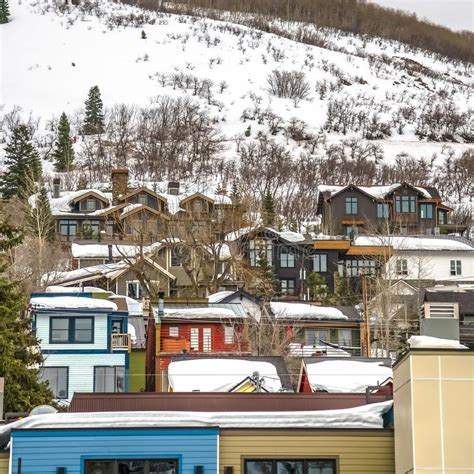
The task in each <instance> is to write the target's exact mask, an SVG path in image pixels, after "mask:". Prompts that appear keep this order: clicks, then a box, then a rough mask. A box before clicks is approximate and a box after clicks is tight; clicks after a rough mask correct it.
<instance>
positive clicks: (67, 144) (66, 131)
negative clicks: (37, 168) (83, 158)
mask: <svg viewBox="0 0 474 474" xmlns="http://www.w3.org/2000/svg"><path fill="white" fill-rule="evenodd" d="M52 156H53V158H54V166H55V168H56V171H60V172H61V171H70V170H71V168H72V162H73V161H74V150H73V148H72V142H71V126H70V125H69V120H68V118H67V115H66V114H65V113H64V112H63V113H62V114H61V117H60V119H59V126H58V139H57V141H56V144H55V148H54V151H53V154H52Z"/></svg>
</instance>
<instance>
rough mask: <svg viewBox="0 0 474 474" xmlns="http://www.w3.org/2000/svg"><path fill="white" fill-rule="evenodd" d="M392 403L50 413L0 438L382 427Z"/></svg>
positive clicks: (6, 429)
mask: <svg viewBox="0 0 474 474" xmlns="http://www.w3.org/2000/svg"><path fill="white" fill-rule="evenodd" d="M392 406H393V402H392V401H391V400H390V401H387V402H382V403H372V404H369V405H363V406H360V407H355V408H347V409H343V410H319V411H297V412H294V411H286V412H215V413H214V412H185V411H180V412H170V411H160V412H153V411H147V412H118V413H117V412H102V413H100V412H95V413H51V414H45V415H35V416H29V417H26V418H22V419H21V420H18V421H15V422H13V423H9V424H7V425H4V426H0V439H4V440H8V438H9V435H10V433H11V430H13V429H15V430H26V429H29V430H35V429H38V430H39V429H43V430H44V429H65V428H69V429H87V428H88V429H95V428H109V429H113V428H159V427H161V428H165V427H166V428H175V427H200V428H206V427H218V428H269V429H271V428H332V429H361V428H362V429H364V428H365V429H374V428H375V429H376V428H380V429H381V428H383V415H384V414H385V413H386V412H387V411H389V410H390V409H391V408H392Z"/></svg>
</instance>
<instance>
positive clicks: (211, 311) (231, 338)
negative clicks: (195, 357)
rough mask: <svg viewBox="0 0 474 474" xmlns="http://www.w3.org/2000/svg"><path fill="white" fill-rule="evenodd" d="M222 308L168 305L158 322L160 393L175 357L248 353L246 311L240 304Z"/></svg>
mask: <svg viewBox="0 0 474 474" xmlns="http://www.w3.org/2000/svg"><path fill="white" fill-rule="evenodd" d="M222 306H224V305H220V306H216V305H211V304H208V305H205V306H204V305H194V306H187V305H186V306H185V305H173V304H166V305H165V310H164V314H163V315H162V316H160V317H159V318H158V317H157V320H156V390H157V391H163V388H164V384H163V381H164V380H165V377H164V375H165V374H166V370H167V368H168V365H169V364H170V362H171V359H172V357H174V356H177V355H182V354H183V353H191V354H216V355H219V354H220V355H223V354H224V355H225V354H248V353H249V349H250V348H249V341H248V331H247V318H248V316H247V314H246V312H245V310H244V309H243V307H242V305H240V304H238V303H236V304H232V305H225V306H226V307H222ZM155 314H156V312H155Z"/></svg>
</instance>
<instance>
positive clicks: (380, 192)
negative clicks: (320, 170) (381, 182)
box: [318, 183, 431, 199]
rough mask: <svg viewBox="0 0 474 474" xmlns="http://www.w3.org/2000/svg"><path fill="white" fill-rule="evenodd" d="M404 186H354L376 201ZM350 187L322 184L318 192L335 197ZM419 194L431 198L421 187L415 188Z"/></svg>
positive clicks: (399, 184) (396, 184)
mask: <svg viewBox="0 0 474 474" xmlns="http://www.w3.org/2000/svg"><path fill="white" fill-rule="evenodd" d="M401 185H402V183H395V184H390V185H388V186H354V187H355V188H357V189H360V190H361V191H362V192H364V193H365V194H368V195H369V196H372V197H373V198H374V199H384V198H385V197H386V196H387V195H388V194H390V193H392V192H393V191H395V189H397V188H399V187H400V186H401ZM347 187H348V186H336V185H334V186H332V185H325V184H321V185H319V186H318V191H319V192H320V193H330V195H331V196H332V195H334V194H337V193H339V192H340V191H342V190H343V189H346V188H347ZM413 188H415V189H416V190H417V191H418V192H420V193H421V194H423V196H424V197H425V198H428V199H429V198H431V195H430V193H429V192H428V191H427V190H426V189H424V188H421V187H419V186H413Z"/></svg>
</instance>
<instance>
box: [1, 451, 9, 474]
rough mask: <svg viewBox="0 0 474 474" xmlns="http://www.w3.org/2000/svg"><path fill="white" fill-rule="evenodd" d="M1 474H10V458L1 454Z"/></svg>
mask: <svg viewBox="0 0 474 474" xmlns="http://www.w3.org/2000/svg"><path fill="white" fill-rule="evenodd" d="M0 474H8V457H6V456H5V455H3V454H0Z"/></svg>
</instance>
